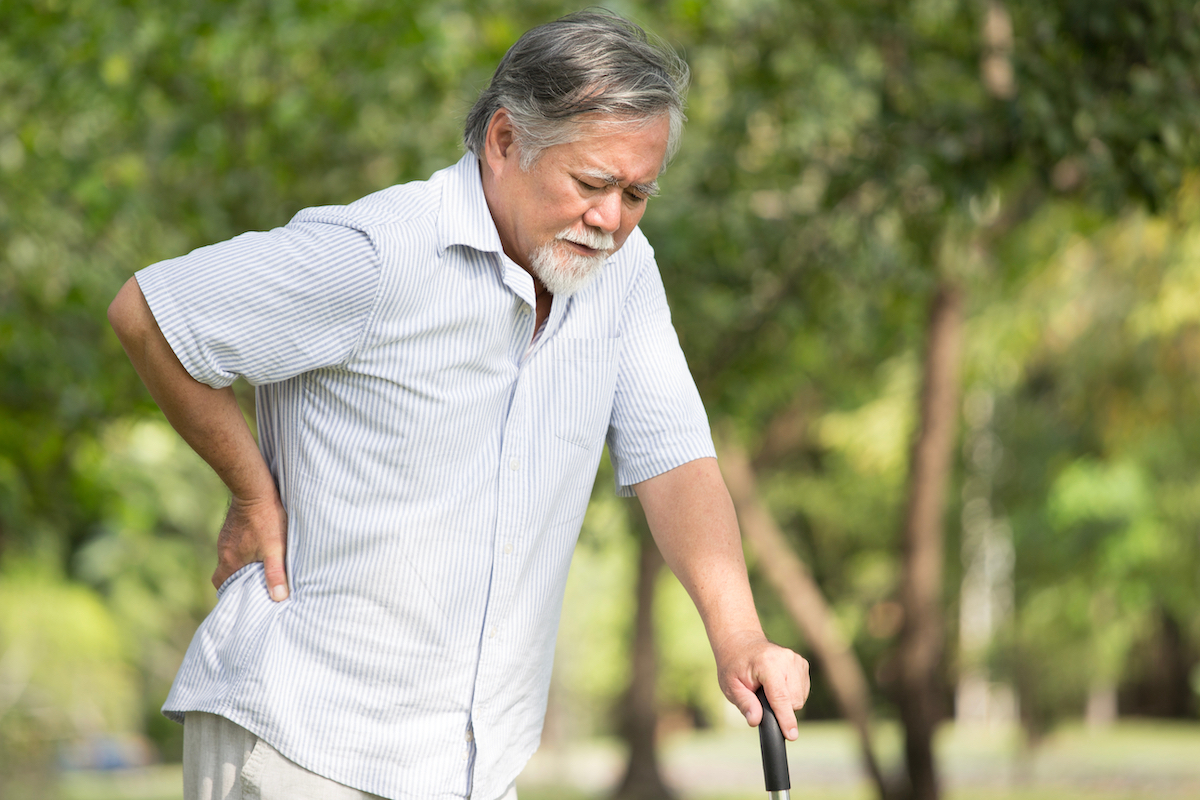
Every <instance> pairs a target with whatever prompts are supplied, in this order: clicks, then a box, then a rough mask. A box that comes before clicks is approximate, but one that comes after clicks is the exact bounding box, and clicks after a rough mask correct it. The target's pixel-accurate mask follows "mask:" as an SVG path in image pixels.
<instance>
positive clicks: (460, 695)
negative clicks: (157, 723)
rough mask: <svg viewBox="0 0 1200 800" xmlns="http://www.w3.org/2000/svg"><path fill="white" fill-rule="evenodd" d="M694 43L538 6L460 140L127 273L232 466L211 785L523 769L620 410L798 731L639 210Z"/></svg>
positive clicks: (235, 793)
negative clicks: (243, 400)
mask: <svg viewBox="0 0 1200 800" xmlns="http://www.w3.org/2000/svg"><path fill="white" fill-rule="evenodd" d="M686 75H687V70H686V67H685V66H684V65H683V64H682V62H681V61H679V59H678V58H677V57H676V56H675V55H674V54H673V53H672V52H670V51H669V49H667V48H664V47H662V46H660V45H657V44H655V43H654V42H652V41H650V40H649V38H648V37H647V36H646V34H645V33H644V32H643V31H642V30H641V29H640V28H637V27H636V26H634V25H632V24H630V23H628V22H626V21H624V20H622V19H620V18H618V17H615V16H612V15H609V14H603V13H583V14H576V15H572V16H569V17H566V18H564V19H561V20H558V21H557V22H553V23H550V24H548V25H544V26H541V27H539V28H535V29H534V30H532V31H530V32H528V33H527V34H526V35H525V36H523V37H522V38H521V40H520V41H518V42H517V43H516V44H515V45H514V46H513V48H512V49H511V50H510V51H509V52H508V54H507V55H506V56H505V57H504V59H503V61H502V62H501V64H500V66H499V67H498V69H497V71H496V74H495V76H494V78H493V80H492V82H491V85H490V86H489V87H488V88H487V89H486V90H485V91H484V92H483V94H482V95H481V97H480V98H479V101H478V102H477V103H476V105H475V107H474V108H473V109H472V111H471V112H470V115H469V118H468V120H467V126H466V133H465V137H464V138H465V142H466V145H467V149H468V150H469V151H470V152H469V153H468V154H467V155H466V156H465V157H464V158H463V159H462V160H461V161H460V162H459V163H458V164H457V165H455V166H453V167H450V168H448V169H445V170H442V171H440V172H438V173H436V174H434V175H433V176H432V177H431V178H430V179H429V180H428V181H424V182H416V183H410V184H406V185H402V186H395V187H392V188H390V189H386V190H383V191H381V192H378V193H376V194H373V195H370V196H368V197H366V198H364V199H362V200H359V201H358V202H356V203H353V204H351V205H349V206H344V207H322V208H312V209H308V210H305V211H302V212H300V213H299V214H298V215H297V216H296V217H295V218H294V219H293V220H292V221H291V222H290V223H289V224H288V225H287V226H286V227H283V228H280V229H276V230H273V231H270V232H266V233H249V234H245V235H242V236H239V237H237V238H235V239H233V240H231V241H229V242H225V243H223V244H218V245H214V246H211V247H206V248H201V249H199V250H196V251H194V252H193V253H191V254H189V255H187V256H184V257H181V258H177V259H173V260H170V261H165V262H162V263H160V264H156V265H154V266H151V267H149V268H147V269H145V270H142V271H141V272H139V273H137V275H136V276H135V278H133V279H131V280H130V281H129V282H128V283H126V285H125V286H124V287H123V288H122V290H121V292H120V293H119V294H118V296H117V298H116V299H115V300H114V301H113V304H112V307H111V309H110V312H109V317H110V319H111V321H112V324H113V327H114V328H115V329H116V331H117V333H118V335H119V337H120V339H121V341H122V343H123V344H124V346H125V348H126V350H127V351H128V353H129V356H130V359H131V360H132V362H133V364H134V366H135V367H136V369H137V370H138V373H139V374H140V375H141V377H142V379H143V381H144V382H145V383H146V385H147V387H148V388H149V390H150V392H151V394H152V395H153V397H154V399H155V400H156V401H157V402H158V404H159V405H160V406H161V408H162V409H163V411H164V413H165V414H166V416H167V418H168V419H169V420H170V421H171V423H172V425H174V426H175V428H176V429H177V430H178V431H179V433H180V434H181V435H182V436H183V437H184V439H185V440H186V441H187V442H188V443H189V444H190V445H191V446H192V447H193V448H194V449H195V450H196V451H197V452H198V453H199V454H200V455H201V456H202V457H203V458H204V459H205V460H206V461H207V462H208V463H209V464H210V465H211V466H212V468H213V469H214V470H215V471H216V472H217V474H218V475H219V476H220V477H221V479H222V480H223V481H224V482H225V484H226V485H227V486H228V487H229V490H230V493H231V495H232V502H231V505H230V510H229V514H228V518H227V519H226V521H225V524H224V526H223V528H222V531H221V535H220V542H219V561H218V567H217V570H216V572H215V574H214V576H213V582H214V584H215V585H217V586H218V596H219V599H218V602H217V606H216V608H215V609H214V610H213V612H212V613H211V614H210V615H209V617H208V618H207V619H206V620H205V621H204V623H203V624H202V625H201V627H200V629H199V630H198V631H197V633H196V636H195V638H194V640H193V642H192V645H191V647H190V648H189V649H188V652H187V656H186V658H185V660H184V663H183V665H182V667H181V669H180V671H179V675H178V677H177V678H176V682H175V685H174V687H173V689H172V691H171V694H170V696H169V697H168V698H167V702H166V704H165V706H164V709H163V710H164V713H166V714H167V715H168V716H169V717H171V718H173V719H175V720H180V721H185V750H186V753H185V765H184V766H185V784H186V792H187V796H188V797H189V798H193V797H196V798H199V797H204V798H208V797H239V796H241V794H240V793H242V792H244V793H245V794H246V796H247V797H251V796H252V797H262V798H271V797H279V798H289V800H290V799H291V798H299V797H314V798H338V797H348V798H361V797H369V796H372V795H378V796H383V797H388V798H417V797H419V798H461V797H467V796H470V797H476V798H482V799H483V800H494V798H499V797H515V791H514V790H513V782H514V780H515V778H516V776H517V774H518V773H519V772H520V771H521V769H522V767H523V766H524V764H525V763H526V761H527V760H528V759H529V757H530V756H531V755H532V753H533V752H534V750H535V749H536V748H537V745H538V740H539V737H540V733H541V725H542V719H543V717H544V713H545V706H546V696H547V691H548V687H549V681H550V669H551V664H552V660H553V650H554V640H555V636H556V633H557V627H558V617H559V612H560V608H561V602H562V593H563V588H564V584H565V581H566V576H567V569H568V566H569V564H570V560H571V554H572V550H573V548H574V545H575V541H576V537H577V536H578V533H579V528H580V524H581V520H582V517H583V514H584V511H585V509H586V506H587V501H588V496H589V494H590V492H591V488H592V484H593V482H594V480H595V476H596V467H597V464H598V462H599V459H600V455H601V451H602V449H603V446H604V444H605V441H607V443H608V446H609V450H610V453H611V458H612V462H613V465H614V467H615V471H616V481H617V484H618V486H617V489H618V492H619V493H621V494H623V495H632V494H636V495H637V497H638V498H639V500H640V502H641V504H642V506H643V507H644V509H645V512H646V515H647V518H648V521H649V524H650V528H651V530H652V532H653V534H654V538H655V541H656V542H657V544H658V546H659V548H660V549H661V551H662V553H663V555H664V556H665V558H666V561H667V563H668V564H669V565H670V567H671V569H672V570H674V572H675V574H676V575H677V576H679V579H680V580H681V581H682V582H683V585H684V586H685V587H686V588H687V590H688V592H689V593H690V594H691V596H692V598H693V599H694V601H695V603H696V606H697V608H698V609H699V612H700V615H701V617H702V618H703V620H704V624H705V626H706V629H707V631H708V636H709V640H710V642H711V644H712V648H713V652H714V654H715V657H716V662H717V666H718V668H719V675H720V681H721V685H722V688H723V690H724V692H725V694H726V695H727V696H728V697H729V699H730V700H731V701H732V702H733V703H734V704H735V705H736V706H737V707H738V708H739V709H740V710H741V711H742V713H743V714H745V716H746V718H747V720H748V721H749V722H750V724H757V723H758V721H759V719H760V718H761V709H760V706H759V704H758V701H757V699H756V698H755V696H754V690H755V689H756V688H757V687H758V686H759V685H763V686H764V687H765V689H766V691H767V693H768V696H769V697H770V699H771V701H772V705H774V706H775V707H776V708H778V709H780V715H779V716H780V721H781V724H782V727H783V729H784V731H785V734H787V735H789V736H790V737H794V736H795V730H796V723H795V717H794V714H793V713H792V709H794V708H799V707H800V706H801V705H803V703H804V700H805V699H806V697H807V694H808V667H807V663H806V662H805V661H804V659H802V658H800V657H799V656H797V655H796V654H794V653H792V652H791V651H788V650H785V649H782V648H779V647H777V646H775V645H772V644H771V643H769V642H768V641H767V640H766V639H765V637H764V636H763V633H762V628H761V626H760V625H759V621H758V617H757V614H756V612H755V609H754V604H753V600H752V598H751V595H750V590H749V585H748V582H747V579H746V570H745V565H744V562H743V560H742V552H741V546H740V539H739V535H738V529H737V521H736V518H735V516H734V511H733V507H732V504H731V502H730V499H729V494H728V492H727V491H726V489H725V486H724V483H723V481H722V479H721V475H720V472H719V471H718V469H717V465H716V461H715V459H714V457H713V455H714V454H713V448H712V442H711V437H710V435H709V432H708V427H707V421H706V418H705V413H704V409H703V407H702V405H701V403H700V399H699V396H698V394H697V392H696V389H695V386H694V383H693V382H692V380H691V377H690V375H689V374H688V370H687V366H686V363H685V361H684V358H683V354H682V353H681V352H680V349H679V345H678V341H677V338H676V336H675V333H674V330H673V329H672V327H671V323H670V316H669V312H668V309H667V304H666V299H665V295H664V292H663V287H662V283H661V280H660V278H659V274H658V270H657V267H656V265H655V262H654V255H653V251H652V250H651V248H650V246H649V244H648V243H647V242H646V239H645V237H644V236H643V235H642V234H641V232H640V231H639V230H638V228H637V224H638V221H639V220H640V219H641V217H642V213H643V212H644V210H645V208H646V202H647V200H648V198H649V197H651V196H652V195H654V194H655V191H656V185H657V184H656V181H657V178H658V175H659V172H660V171H661V170H662V169H663V167H664V165H665V164H666V163H667V161H668V160H669V157H670V155H671V153H672V152H673V151H674V149H675V147H676V145H677V143H678V140H679V135H680V130H681V127H682V121H683V90H684V85H685V83H686ZM237 376H243V377H244V378H246V379H247V380H248V381H249V382H250V383H251V384H253V385H254V386H255V387H256V398H257V410H258V436H259V441H258V442H255V440H254V437H253V436H252V434H251V433H250V431H249V429H248V428H247V426H246V425H245V423H244V421H243V419H242V416H241V413H240V411H239V409H238V406H237V404H236V402H235V401H234V397H233V394H232V392H231V390H230V388H229V386H230V384H231V383H232V382H233V381H234V379H235V378H236V377H237ZM285 544H286V548H285ZM285 568H286V569H285ZM285 575H286V577H285ZM289 583H290V586H289Z"/></svg>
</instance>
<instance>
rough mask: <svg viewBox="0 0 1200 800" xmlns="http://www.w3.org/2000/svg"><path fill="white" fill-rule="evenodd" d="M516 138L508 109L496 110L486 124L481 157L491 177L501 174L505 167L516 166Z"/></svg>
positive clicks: (517, 154) (517, 149)
mask: <svg viewBox="0 0 1200 800" xmlns="http://www.w3.org/2000/svg"><path fill="white" fill-rule="evenodd" d="M516 138H517V137H516V131H515V130H513V124H512V118H511V117H510V116H509V114H508V109H507V108H501V109H498V110H497V111H496V113H495V114H493V115H492V120H491V122H489V123H488V128H487V135H486V136H485V138H484V140H483V157H484V160H485V161H487V164H488V166H489V167H490V168H491V170H492V174H493V175H499V174H501V173H502V172H503V171H504V169H505V168H506V167H510V168H511V167H514V166H517V164H518V160H519V159H518V156H519V150H520V148H519V147H518V146H517V143H516Z"/></svg>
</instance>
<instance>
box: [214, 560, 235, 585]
mask: <svg viewBox="0 0 1200 800" xmlns="http://www.w3.org/2000/svg"><path fill="white" fill-rule="evenodd" d="M232 574H233V571H232V570H230V569H229V568H228V567H226V566H224V565H223V564H218V565H217V568H216V570H215V571H214V572H213V574H212V585H213V588H214V589H220V588H221V587H222V586H223V585H224V584H225V581H227V580H229V576H230V575H232Z"/></svg>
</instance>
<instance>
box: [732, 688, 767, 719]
mask: <svg viewBox="0 0 1200 800" xmlns="http://www.w3.org/2000/svg"><path fill="white" fill-rule="evenodd" d="M726 697H728V698H729V702H731V703H733V705H734V708H736V709H737V710H738V711H740V712H741V714H742V716H743V717H745V718H746V723H747V724H748V725H749V726H750V727H751V728H756V727H758V724H759V723H760V722H762V717H763V712H762V705H761V704H759V702H758V697H757V696H756V695H755V694H754V691H753V690H752V689H750V688H749V687H748V686H746V685H745V684H743V683H742V682H741V681H734V683H733V684H732V686H731V687H730V689H729V691H728V692H727V693H726Z"/></svg>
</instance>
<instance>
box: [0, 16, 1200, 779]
mask: <svg viewBox="0 0 1200 800" xmlns="http://www.w3.org/2000/svg"><path fill="white" fill-rule="evenodd" d="M607 7H608V8H611V9H612V10H615V11H617V12H619V13H622V14H624V15H626V16H628V17H630V18H632V19H633V20H635V21H637V22H639V23H641V24H643V25H644V26H646V27H647V28H649V29H651V30H653V31H655V32H657V33H658V34H660V35H662V36H663V37H664V38H665V39H666V40H667V41H668V42H670V43H671V44H672V45H674V46H675V47H677V48H678V49H679V50H680V51H681V53H682V54H683V55H684V57H685V58H686V60H687V61H688V62H689V64H690V65H691V69H692V85H691V91H690V95H689V107H688V115H689V119H690V121H689V124H688V126H687V129H686V132H685V137H684V142H683V149H682V151H681V153H680V155H679V156H678V158H677V159H676V161H675V162H674V163H673V164H672V166H671V167H670V169H669V170H668V171H667V172H666V173H665V174H664V175H663V176H662V179H661V184H662V189H663V192H662V196H661V197H659V198H656V199H654V200H652V201H651V204H650V207H649V209H648V211H647V213H646V216H645V219H644V221H643V223H642V227H643V229H644V230H645V231H646V233H647V235H648V236H649V238H650V239H651V241H652V243H653V244H654V245H655V248H656V251H657V255H658V260H659V264H660V267H661V271H662V274H663V278H664V281H665V283H666V287H667V291H668V294H669V296H670V298H671V302H672V308H673V314H674V320H675V324H676V327H677V329H678V332H679V335H680V339H681V342H682V345H683V347H684V350H685V352H686V354H687V356H688V358H689V362H690V364H691V366H692V369H693V372H694V374H695V377H696V380H697V383H698V385H699V387H700V390H701V393H702V395H703V397H704V400H705V403H706V406H707V408H708V411H709V414H710V419H711V421H712V423H713V426H714V432H715V434H716V439H717V443H718V448H719V451H720V454H721V462H722V466H723V469H724V470H725V472H726V477H727V481H728V483H729V484H730V487H731V491H732V493H733V495H734V498H735V501H736V503H737V506H738V510H739V515H740V517H741V521H742V526H743V533H744V536H745V539H746V546H747V557H748V561H749V565H750V572H751V579H752V582H753V584H754V588H755V592H756V596H757V598H758V602H759V605H760V610H761V614H762V617H763V621H764V624H765V626H766V628H767V631H768V633H769V635H770V636H771V637H772V638H773V639H774V640H776V641H779V642H781V643H783V644H786V645H788V646H792V647H795V648H797V649H798V650H800V651H801V652H803V653H805V654H806V655H808V656H809V657H810V659H811V660H812V662H813V669H814V691H813V696H812V699H811V702H810V704H809V706H808V708H807V709H806V712H805V715H804V719H803V724H802V741H801V742H800V743H799V745H793V746H792V747H791V754H792V758H793V781H794V791H795V794H796V796H797V797H822V798H825V797H828V798H834V797H836V798H852V797H853V798H867V797H881V796H884V795H885V794H886V795H887V796H888V797H903V796H906V795H907V796H911V797H920V798H932V797H936V796H938V795H939V794H940V795H942V796H951V797H994V798H1000V797H1014V798H1016V797H1020V798H1033V797H1056V798H1057V797H1106V798H1116V797H1174V796H1179V797H1185V796H1193V797H1194V796H1197V794H1198V793H1200V768H1197V767H1196V766H1195V764H1194V763H1193V762H1195V761H1196V758H1195V756H1196V753H1197V752H1200V726H1198V725H1197V713H1198V709H1200V703H1198V702H1197V701H1198V694H1200V613H1198V611H1200V597H1198V596H1197V595H1198V593H1200V394H1198V391H1197V388H1198V383H1197V378H1198V377H1200V375H1198V373H1200V172H1198V171H1197V168H1198V166H1200V161H1198V158H1200V4H1197V3H1194V2H1191V1H1190V0H1188V1H1186V2H1185V1H1184V0H1086V1H1085V0H911V1H907V2H904V1H901V0H703V1H702V0H658V1H657V2H650V1H649V0H646V2H633V1H632V0H631V1H630V2H613V3H609V4H607ZM577 8H578V6H574V5H563V4H560V3H554V2H543V1H541V0H521V2H516V0H458V1H457V2H438V3H432V2H428V3H420V2H408V1H406V0H392V1H391V2H381V1H380V0H341V1H340V2H318V1H317V0H243V1H242V2H237V3H231V2H212V1H211V0H193V1H192V2H188V3H163V2H146V1H142V0H28V1H25V0H22V1H21V2H4V3H2V4H0V796H2V797H5V798H14V800H16V799H17V798H39V799H40V798H51V799H52V798H56V797H61V798H91V800H99V798H133V797H145V798H150V797H153V798H164V799H165V798H168V797H176V796H178V788H177V783H178V771H177V770H178V767H177V762H178V759H179V756H180V750H181V728H179V727H178V726H175V725H174V724H173V723H170V722H168V721H166V720H164V719H163V718H162V717H161V716H160V715H159V713H158V708H159V706H160V705H161V703H162V701H163V699H164V697H165V695H166V691H167V689H168V687H169V684H170V681H171V679H172V677H173V675H174V672H175V669H176V667H177V665H178V664H179V661H180V659H181V657H182V653H183V651H184V649H185V647H186V645H187V643H188V641H189V639H190V637H191V635H192V632H193V631H194V630H195V627H196V625H197V624H198V622H199V621H200V620H201V619H202V618H203V617H204V615H205V614H206V612H207V611H208V609H209V608H211V606H212V604H213V603H214V600H215V597H214V592H213V589H212V587H211V586H210V585H209V583H208V576H209V574H210V572H211V570H212V568H213V566H214V562H215V558H214V542H215V535H216V531H217V529H218V527H219V524H220V521H221V519H222V514H223V510H224V506H225V503H226V497H225V493H224V490H223V488H222V487H221V486H220V484H219V483H218V482H217V481H216V480H215V478H214V477H213V476H212V475H211V474H210V473H209V472H208V471H207V468H206V467H205V466H204V465H203V464H202V463H201V462H199V461H198V459H197V458H196V457H194V456H193V455H192V454H191V453H190V452H189V451H188V450H187V448H186V447H185V446H184V445H183V444H182V443H181V442H180V441H179V440H178V439H177V437H176V436H175V435H174V434H173V432H172V431H171V430H170V428H169V427H168V426H167V424H166V423H165V422H164V420H163V418H162V417H161V415H160V414H159V413H158V411H157V409H156V408H155V407H154V405H153V403H152V402H151V401H150V399H149V397H148V395H147V394H146V392H145V391H144V389H143V388H142V386H141V384H140V383H139V381H138V379H137V377H136V375H135V374H134V372H133V370H132V368H131V367H130V366H129V364H128V362H127V361H126V359H125V356H124V354H123V352H122V351H121V348H120V345H119V344H118V342H117V341H116V339H115V337H114V336H113V335H112V333H111V331H110V330H109V329H108V326H107V323H106V320H105V310H106V307H107V304H108V302H109V301H110V300H111V298H112V297H113V295H115V293H116V291H117V289H118V288H119V287H120V286H121V284H122V283H123V282H124V281H125V280H126V279H127V278H128V277H129V276H130V275H131V274H132V272H133V271H134V270H136V269H138V268H140V267H142V266H145V265H147V264H150V263H153V262H155V261H158V260H161V259H164V258H169V257H172V256H175V255H179V254H182V253H185V252H187V251H189V250H191V249H193V248H195V247H198V246H201V245H204V244H207V243H211V242H215V241H219V240H223V239H227V238H229V237H231V236H234V235H236V234H238V233H241V232H243V231H246V230H263V229H269V228H272V227H275V226H279V225H282V224H284V223H286V222H287V220H288V219H290V217H291V216H292V215H293V214H294V213H295V212H296V211H298V210H299V209H301V208H304V207H306V206H311V205H323V204H333V203H345V202H349V201H352V200H354V199H356V198H358V197H360V196H362V195H364V194H366V193H368V192H371V191H374V190H377V189H381V188H384V187H386V186H388V185H391V184H393V183H396V182H402V181H407V180H413V179H421V178H424V177H426V176H428V175H429V174H430V173H431V172H432V171H434V170H436V169H439V168H441V167H443V166H446V165H448V164H450V163H452V162H453V161H455V160H457V158H458V157H459V156H460V155H461V153H462V148H461V145H460V144H459V137H460V131H461V125H462V121H463V118H464V115H465V113H466V110H467V109H468V108H469V106H470V104H471V103H472V101H473V99H474V97H475V95H476V94H477V93H478V91H479V90H480V89H481V88H482V87H483V86H484V85H485V83H486V81H487V79H488V77H489V75H490V72H491V70H492V69H493V68H494V65H495V63H496V62H497V61H498V59H499V58H500V56H501V55H502V54H503V53H504V51H505V50H506V49H507V48H508V46H509V45H510V44H511V43H512V42H513V41H514V40H515V39H516V38H517V36H519V34H520V33H521V32H522V31H524V30H525V29H527V28H528V27H530V26H532V25H534V24H537V23H540V22H544V21H547V20H549V19H552V18H554V17H557V16H559V15H561V14H562V13H565V12H568V11H572V10H576V9H577ZM238 388H239V392H240V395H239V396H240V398H241V399H242V400H243V401H244V403H245V406H246V410H247V412H248V413H250V412H251V411H252V404H253V395H252V392H251V391H250V390H249V387H246V386H241V385H239V387H238ZM645 542H646V538H645V532H644V522H643V521H642V519H641V515H640V512H639V511H638V509H637V507H636V504H633V505H630V504H628V503H626V502H625V501H622V500H619V499H617V498H615V497H614V496H613V494H612V478H611V472H610V471H609V470H608V467H607V466H604V467H602V470H601V474H600V476H599V478H598V480H597V484H596V490H595V492H594V499H593V501H592V506H591V508H590V510H589V513H588V515H587V518H586V520H585V523H584V528H583V532H582V535H581V537H580V543H579V547H578V553H577V557H576V562H575V565H574V568H573V571H572V575H571V579H570V584H569V586H568V591H567V600H566V606H565V610H564V617H563V625H562V631H561V635H560V646H559V653H558V658H557V663H556V672H555V678H554V686H553V690H552V695H551V706H550V711H549V714H548V719H547V729H546V734H545V736H544V739H543V749H542V752H540V753H539V755H538V756H537V757H536V758H535V762H534V763H533V764H531V765H530V769H529V770H527V777H526V778H525V779H523V780H525V783H524V784H523V785H522V796H523V797H526V798H538V797H563V798H566V797H571V798H575V797H607V796H611V795H612V794H614V793H617V794H621V795H622V796H623V797H627V798H634V797H655V796H665V795H666V794H667V793H671V792H674V793H676V794H677V795H681V796H684V797H688V798H691V797H696V798H699V797H718V796H719V797H726V798H733V797H739V798H740V797H759V796H761V795H760V792H761V791H762V788H761V773H759V772H758V771H757V770H758V766H757V763H756V759H757V741H756V737H755V735H754V733H753V731H750V730H749V729H747V728H746V727H745V723H744V721H742V720H740V719H738V718H737V715H736V712H732V713H731V709H730V708H729V707H728V706H727V704H725V701H724V699H723V698H722V697H721V695H720V693H719V691H718V690H717V688H716V679H715V674H714V669H713V666H712V663H711V654H710V652H709V650H708V647H707V643H706V642H705V639H704V633H703V629H702V627H701V626H700V624H699V620H698V619H697V617H696V614H695V611H694V610H693V609H692V608H691V606H690V603H689V602H688V600H687V598H686V596H685V595H684V593H683V592H682V590H681V589H680V588H679V586H678V584H677V583H676V582H675V581H674V579H673V578H672V577H671V576H670V575H669V574H666V573H665V571H664V570H662V568H661V565H660V563H658V561H657V560H656V559H655V556H654V551H653V550H652V548H648V547H646V546H645ZM635 676H637V679H635ZM630 754H632V755H630ZM935 777H936V778H937V780H934V778H935Z"/></svg>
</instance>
